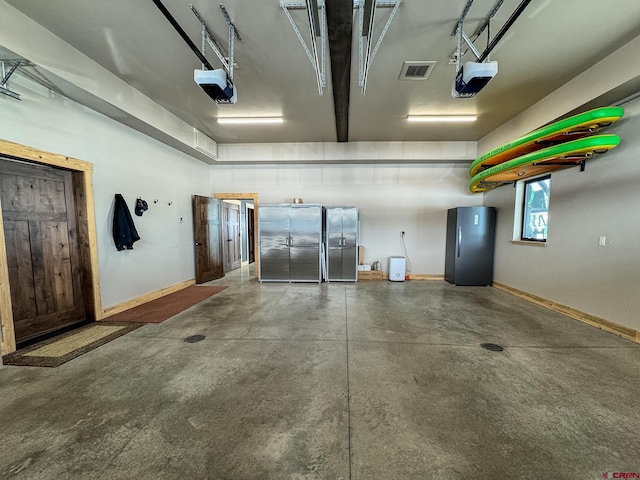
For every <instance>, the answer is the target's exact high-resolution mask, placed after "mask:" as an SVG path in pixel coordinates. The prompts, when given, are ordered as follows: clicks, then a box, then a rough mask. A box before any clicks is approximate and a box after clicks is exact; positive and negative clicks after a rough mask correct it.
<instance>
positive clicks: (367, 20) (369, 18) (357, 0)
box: [353, 0, 400, 95]
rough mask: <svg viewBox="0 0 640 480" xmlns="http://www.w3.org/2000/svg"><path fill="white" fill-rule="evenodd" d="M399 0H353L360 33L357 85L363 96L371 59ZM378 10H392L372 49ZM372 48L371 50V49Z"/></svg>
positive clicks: (396, 9) (374, 55) (398, 4)
mask: <svg viewBox="0 0 640 480" xmlns="http://www.w3.org/2000/svg"><path fill="white" fill-rule="evenodd" d="M399 6H400V0H354V1H353V8H354V9H355V10H357V12H358V30H359V32H360V35H359V40H358V59H359V60H358V85H359V86H360V88H361V91H360V93H361V94H362V95H364V94H365V93H366V91H367V78H368V76H369V68H370V67H371V64H372V63H373V59H374V58H375V57H376V53H378V49H379V48H380V44H381V43H382V40H383V39H384V36H385V35H386V34H387V31H388V30H389V26H390V25H391V21H392V20H393V17H395V15H396V12H397V11H398V7H399ZM378 8H392V10H391V13H390V14H389V17H388V18H387V22H386V23H385V25H384V28H383V29H382V32H380V36H379V37H378V40H377V42H376V45H375V47H373V36H374V25H375V23H374V22H375V15H376V11H377V10H378ZM372 47H373V48H372Z"/></svg>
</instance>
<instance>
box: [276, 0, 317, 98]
mask: <svg viewBox="0 0 640 480" xmlns="http://www.w3.org/2000/svg"><path fill="white" fill-rule="evenodd" d="M280 7H281V8H282V11H283V12H284V14H285V15H286V16H287V19H288V20H289V23H290V24H291V27H292V28H293V31H294V32H295V34H296V36H297V37H298V40H299V41H300V44H301V45H302V48H303V49H304V51H305V53H306V54H307V57H309V61H310V62H311V65H312V66H313V69H314V71H315V74H316V81H317V83H318V93H319V94H320V95H322V93H323V88H324V87H325V86H326V84H327V80H326V63H327V61H326V49H327V12H326V7H325V2H324V0H307V1H291V0H281V2H280ZM300 9H305V10H306V11H307V20H308V22H309V34H310V42H309V44H310V45H309V46H307V42H305V40H304V37H303V36H302V33H300V29H299V28H298V26H297V25H296V22H295V20H294V19H293V17H292V16H291V12H290V10H300Z"/></svg>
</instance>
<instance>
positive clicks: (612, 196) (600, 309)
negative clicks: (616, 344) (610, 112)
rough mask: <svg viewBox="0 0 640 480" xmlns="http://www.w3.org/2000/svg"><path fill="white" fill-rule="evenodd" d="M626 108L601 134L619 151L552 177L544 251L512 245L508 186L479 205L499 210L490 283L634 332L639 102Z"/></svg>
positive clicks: (638, 285)
mask: <svg viewBox="0 0 640 480" xmlns="http://www.w3.org/2000/svg"><path fill="white" fill-rule="evenodd" d="M624 108H625V116H624V118H623V119H622V120H621V121H620V122H618V123H617V124H615V125H614V126H613V127H612V128H609V129H608V130H607V133H616V134H618V135H620V137H621V139H622V143H621V145H620V146H619V147H618V148H616V149H615V150H613V151H611V152H608V153H607V154H605V155H602V156H601V157H598V158H596V159H594V160H590V161H587V165H586V171H584V172H580V171H579V168H571V169H567V170H562V171H559V172H556V173H553V174H552V176H551V198H550V212H549V231H548V241H547V247H546V248H541V247H534V246H527V245H517V244H512V243H511V239H512V232H513V214H514V203H515V189H514V188H512V187H511V186H503V187H500V188H497V189H495V190H493V191H491V192H488V193H486V194H485V199H484V204H485V205H490V206H495V207H497V208H498V230H497V237H496V256H495V280H496V281H498V282H502V283H505V284H507V285H510V286H512V287H515V288H518V289H520V290H523V291H525V292H528V293H532V294H534V295H539V296H541V297H544V298H546V299H549V300H553V301H555V302H558V303H561V304H564V305H567V306H570V307H573V308H575V309H578V310H581V311H583V312H587V313H590V314H593V315H597V316H599V317H602V318H605V319H607V320H611V321H614V322H616V323H619V324H622V325H626V326H629V327H631V328H634V329H638V330H640V314H639V313H638V312H640V295H638V292H640V253H639V248H640V187H639V184H640V183H639V182H640V161H638V159H639V158H640V137H638V132H639V131H640V99H637V100H634V101H632V102H630V103H627V104H626V105H624ZM603 235H604V236H606V238H607V245H606V246H605V247H600V246H598V240H599V237H600V236H603Z"/></svg>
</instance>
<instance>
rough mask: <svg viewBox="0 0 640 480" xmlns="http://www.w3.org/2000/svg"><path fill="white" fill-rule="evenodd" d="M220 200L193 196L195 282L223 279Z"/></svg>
mask: <svg viewBox="0 0 640 480" xmlns="http://www.w3.org/2000/svg"><path fill="white" fill-rule="evenodd" d="M220 203H221V202H220V200H216V199H215V198H210V197H201V196H199V195H194V196H193V226H194V239H195V257H196V282H197V283H204V282H208V281H210V280H215V279H217V278H222V277H224V265H223V258H222V222H221V218H220Z"/></svg>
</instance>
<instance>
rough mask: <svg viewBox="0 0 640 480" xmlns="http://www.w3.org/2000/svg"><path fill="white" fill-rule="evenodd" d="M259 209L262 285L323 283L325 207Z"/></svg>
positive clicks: (278, 206) (296, 205)
mask: <svg viewBox="0 0 640 480" xmlns="http://www.w3.org/2000/svg"><path fill="white" fill-rule="evenodd" d="M258 208H259V209H258V226H259V228H258V233H259V244H260V256H259V269H260V273H259V279H260V282H318V283H319V282H321V281H322V276H321V269H320V265H321V263H320V261H321V250H320V245H321V241H322V206H321V205H311V204H291V205H289V204H281V205H261V206H260V207H258Z"/></svg>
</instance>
